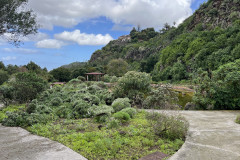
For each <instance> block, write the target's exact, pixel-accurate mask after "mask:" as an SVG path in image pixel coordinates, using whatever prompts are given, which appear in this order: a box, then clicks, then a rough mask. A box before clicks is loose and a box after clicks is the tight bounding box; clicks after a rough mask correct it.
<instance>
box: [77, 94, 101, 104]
mask: <svg viewBox="0 0 240 160" xmlns="http://www.w3.org/2000/svg"><path fill="white" fill-rule="evenodd" d="M80 98H81V99H82V100H84V101H85V102H87V103H89V104H91V105H99V103H100V99H99V98H98V97H97V96H95V95H92V94H89V93H86V94H81V95H80Z"/></svg>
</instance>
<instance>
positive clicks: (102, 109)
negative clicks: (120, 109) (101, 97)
mask: <svg viewBox="0 0 240 160" xmlns="http://www.w3.org/2000/svg"><path fill="white" fill-rule="evenodd" d="M89 112H90V113H92V115H93V116H94V117H95V119H96V121H97V122H106V121H107V119H108V118H109V117H110V116H111V114H112V112H113V108H112V107H111V106H107V105H102V106H94V107H92V108H90V110H89Z"/></svg>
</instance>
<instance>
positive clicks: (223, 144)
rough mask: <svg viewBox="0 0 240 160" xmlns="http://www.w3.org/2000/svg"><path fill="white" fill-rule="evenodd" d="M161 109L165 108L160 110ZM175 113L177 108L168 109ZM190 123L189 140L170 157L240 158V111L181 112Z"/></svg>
mask: <svg viewBox="0 0 240 160" xmlns="http://www.w3.org/2000/svg"><path fill="white" fill-rule="evenodd" d="M159 112H162V111H159ZM167 113H169V114H172V113H176V111H168V112H167ZM177 113H179V114H181V115H183V116H184V117H185V118H186V119H187V120H188V121H189V124H190V127H189V132H188V136H187V139H186V142H185V143H184V145H183V146H182V148H181V149H180V150H179V151H178V152H177V153H176V154H174V155H173V156H172V157H170V158H169V160H240V124H236V123H235V122H234V121H235V119H236V115H237V114H240V112H236V111H235V112H231V111H179V112H177Z"/></svg>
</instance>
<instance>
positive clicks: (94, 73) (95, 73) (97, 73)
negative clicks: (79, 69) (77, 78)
mask: <svg viewBox="0 0 240 160" xmlns="http://www.w3.org/2000/svg"><path fill="white" fill-rule="evenodd" d="M86 75H104V73H99V72H92V73H86Z"/></svg>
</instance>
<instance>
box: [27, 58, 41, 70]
mask: <svg viewBox="0 0 240 160" xmlns="http://www.w3.org/2000/svg"><path fill="white" fill-rule="evenodd" d="M26 68H27V69H28V71H31V72H35V73H39V72H40V71H41V70H42V69H41V67H40V66H39V65H37V64H36V63H34V62H32V61H30V62H29V63H28V64H27V65H26Z"/></svg>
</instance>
